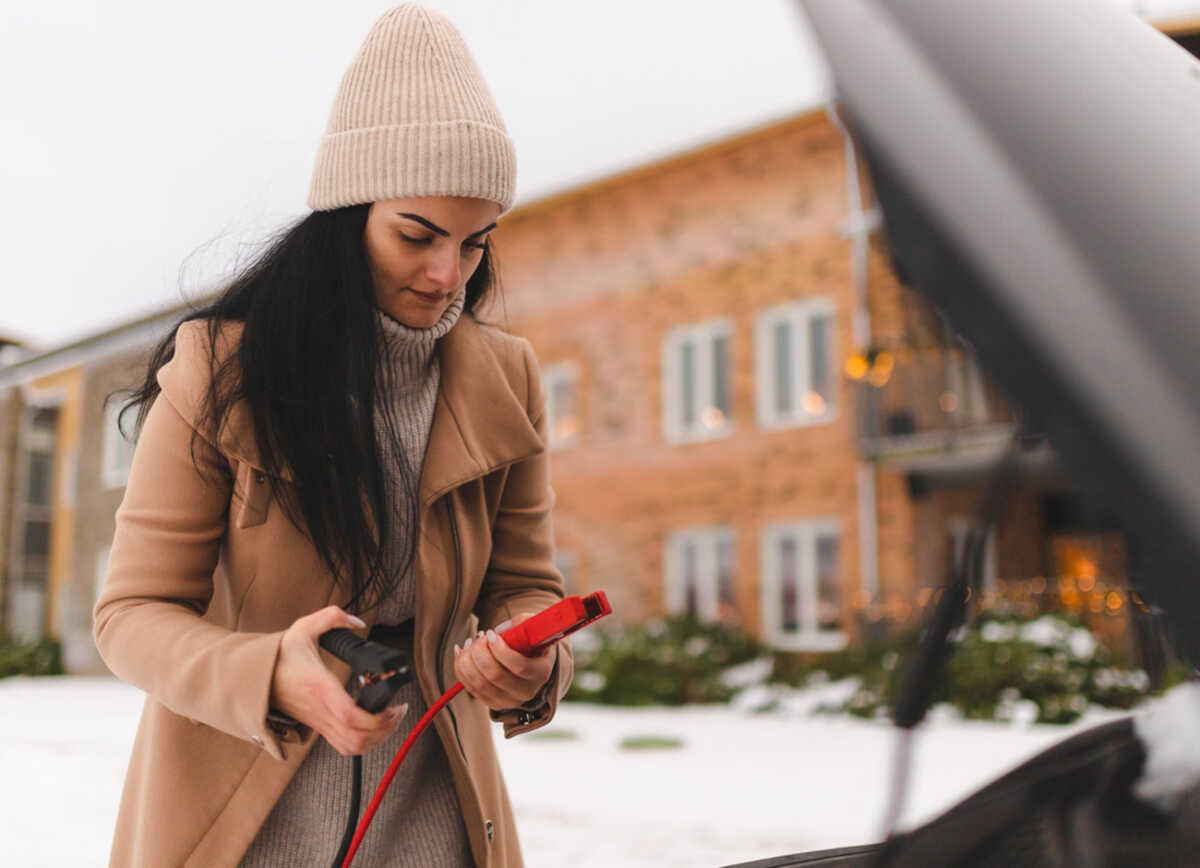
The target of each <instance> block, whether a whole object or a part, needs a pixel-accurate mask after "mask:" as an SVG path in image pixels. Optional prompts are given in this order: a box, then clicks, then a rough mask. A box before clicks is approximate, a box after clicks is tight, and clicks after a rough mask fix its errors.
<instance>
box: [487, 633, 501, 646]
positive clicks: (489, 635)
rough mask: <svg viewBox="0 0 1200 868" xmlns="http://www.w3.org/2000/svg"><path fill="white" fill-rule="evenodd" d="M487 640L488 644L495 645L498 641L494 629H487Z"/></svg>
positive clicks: (498, 638)
mask: <svg viewBox="0 0 1200 868" xmlns="http://www.w3.org/2000/svg"><path fill="white" fill-rule="evenodd" d="M487 640H488V644H489V645H496V644H498V643H499V642H500V637H499V636H497V635H496V631H495V630H488V631H487Z"/></svg>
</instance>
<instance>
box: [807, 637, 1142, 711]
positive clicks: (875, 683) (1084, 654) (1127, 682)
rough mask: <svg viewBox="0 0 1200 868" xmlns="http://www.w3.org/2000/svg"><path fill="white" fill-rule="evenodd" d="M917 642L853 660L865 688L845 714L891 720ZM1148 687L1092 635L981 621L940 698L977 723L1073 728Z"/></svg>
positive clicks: (958, 649)
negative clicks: (1092, 712) (1097, 709)
mask: <svg viewBox="0 0 1200 868" xmlns="http://www.w3.org/2000/svg"><path fill="white" fill-rule="evenodd" d="M915 641H916V636H915V634H911V633H910V634H907V635H905V636H903V637H900V638H897V639H895V640H893V641H892V642H890V643H889V642H883V643H876V644H875V645H873V646H871V645H868V646H864V647H863V648H860V649H858V650H857V651H856V652H854V653H853V654H850V655H849V656H850V657H852V658H853V663H854V664H855V665H858V666H860V667H861V672H860V673H859V675H860V678H861V679H862V683H861V686H860V687H859V690H858V691H857V692H856V693H855V694H854V695H853V696H852V697H850V699H849V700H848V701H847V702H846V704H845V707H844V710H845V711H848V712H850V713H851V714H855V715H859V716H862V717H876V716H880V715H882V714H884V713H886V711H887V709H888V708H889V707H890V703H891V699H892V697H893V696H894V694H895V691H896V690H897V689H898V688H899V685H900V682H901V679H902V674H903V673H902V671H898V670H903V669H904V664H903V663H899V664H898V663H897V661H900V660H903V661H907V660H910V659H912V652H913V648H914V646H915ZM889 646H890V647H889ZM843 654H844V655H845V654H847V652H843ZM847 662H848V661H847V660H846V659H831V660H828V661H822V660H815V661H809V662H808V666H809V667H810V668H817V669H824V668H825V666H826V665H828V666H829V668H830V669H833V670H835V671H838V672H841V671H843V670H844V669H845V668H846V665H847ZM794 665H795V664H793V666H794ZM1150 686H1151V685H1150V679H1149V677H1148V676H1147V675H1146V673H1145V672H1143V671H1142V670H1140V669H1136V668H1132V667H1130V666H1128V665H1124V664H1123V662H1122V661H1121V660H1119V659H1117V655H1115V654H1114V652H1113V651H1112V649H1111V648H1109V647H1107V646H1106V645H1104V644H1103V643H1101V642H1098V641H1097V640H1096V638H1095V637H1094V636H1093V635H1092V634H1091V633H1090V632H1089V631H1088V630H1087V629H1086V628H1084V627H1082V626H1080V625H1078V624H1073V623H1071V622H1069V621H1068V620H1066V619H1064V618H1062V617H1060V616H1056V615H1042V616H1041V617H1038V618H1035V619H1032V620H1020V619H1016V618H1005V619H989V620H982V621H978V622H976V623H975V624H973V625H971V626H970V627H967V628H965V629H961V630H959V631H958V634H957V636H956V637H955V648H954V653H953V654H952V655H951V657H950V659H949V662H948V663H947V665H946V670H945V672H943V673H942V675H941V677H940V678H939V679H938V683H937V686H936V689H935V692H934V697H935V701H939V702H947V703H950V704H951V705H953V706H954V707H955V708H956V709H958V711H959V712H960V713H961V714H962V715H963V716H964V717H966V718H972V719H976V720H1008V721H1012V722H1014V723H1032V722H1035V721H1036V722H1039V723H1071V722H1072V721H1075V720H1077V719H1078V718H1079V717H1080V715H1082V714H1083V713H1084V712H1085V711H1086V710H1087V709H1088V707H1089V706H1101V707H1105V708H1119V709H1128V708H1132V707H1133V706H1134V705H1136V704H1137V703H1138V702H1140V701H1141V700H1142V699H1144V698H1145V697H1146V696H1147V695H1149V693H1150Z"/></svg>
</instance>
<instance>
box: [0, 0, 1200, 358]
mask: <svg viewBox="0 0 1200 868" xmlns="http://www.w3.org/2000/svg"><path fill="white" fill-rule="evenodd" d="M1097 2H1117V3H1120V4H1121V5H1125V6H1130V7H1141V8H1142V11H1149V12H1155V11H1160V10H1162V9H1166V8H1168V7H1178V8H1184V7H1189V8H1195V7H1196V6H1197V5H1200V4H1198V3H1197V2H1196V0H1097ZM390 5H391V4H390V3H388V2H378V0H340V2H338V3H336V4H334V3H327V2H319V3H318V2H304V0H301V2H296V0H291V2H281V0H205V2H203V3H198V4H191V5H185V4H178V3H169V2H162V0H102V2H101V0H92V2H85V0H61V2H54V3H33V2H26V3H16V2H13V3H5V4H3V7H2V8H0V81H2V82H3V85H2V87H3V90H0V94H3V120H0V189H2V190H3V191H4V205H3V208H2V209H0V239H2V241H0V334H5V335H12V336H14V337H19V338H23V339H26V340H29V341H32V342H34V343H36V344H38V345H40V346H43V347H48V346H53V345H55V344H58V343H62V342H64V341H67V340H70V339H73V338H76V337H79V336H82V335H85V334H88V333H90V332H94V331H97V330H100V329H102V328H104V327H106V326H110V325H114V324H117V323H119V322H121V321H123V320H126V319H129V318H131V317H134V316H137V315H140V314H143V313H147V312H150V311H152V310H154V309H156V308H159V307H162V306H164V305H169V304H174V303H177V302H178V301H180V300H181V299H182V298H183V297H184V295H185V294H187V295H195V294H196V293H197V292H198V291H202V290H204V289H206V288H208V287H211V286H212V285H213V284H214V283H216V282H218V281H219V280H220V279H221V278H222V277H223V276H224V275H226V274H228V273H229V271H230V270H231V268H232V267H233V266H234V264H235V263H236V261H237V260H238V257H239V255H242V256H244V255H245V251H246V249H247V245H249V244H251V243H253V242H257V241H259V240H261V239H262V238H263V237H264V236H265V235H266V234H268V233H269V232H270V231H271V230H272V229H274V228H276V227H278V226H280V225H282V224H283V223H284V222H285V221H287V220H289V219H291V218H294V217H297V216H299V215H301V214H303V213H305V211H306V206H305V204H304V199H305V194H306V192H307V187H308V181H309V174H310V171H311V167H312V159H313V156H314V154H315V151H316V146H317V141H318V139H319V138H320V135H321V132H322V130H323V128H324V125H325V121H326V118H327V115H328V112H329V107H330V105H331V103H332V100H333V96H334V93H335V91H336V89H337V85H338V81H339V80H340V78H341V74H342V71H343V70H344V69H345V67H346V65H347V64H348V63H349V61H350V59H351V58H352V56H353V54H354V52H355V50H356V49H357V47H358V45H359V43H360V42H361V41H362V38H363V37H364V36H365V34H366V32H367V30H369V29H370V26H371V24H372V23H373V22H374V21H375V20H376V19H377V18H378V17H379V15H380V14H382V12H383V11H384V10H385V9H387V8H388V7H389V6H390ZM428 5H430V6H432V7H435V8H438V9H440V10H442V11H443V12H445V13H446V14H447V15H448V16H449V17H450V18H451V19H452V20H453V21H454V22H455V23H456V24H457V25H458V27H459V28H460V29H461V30H462V31H463V34H464V36H465V38H466V40H467V43H468V45H470V47H471V49H472V51H473V52H474V54H475V56H476V59H477V60H478V61H479V64H480V66H481V68H482V69H483V72H484V75H485V77H486V78H487V80H488V82H489V84H490V86H491V88H492V91H493V93H494V94H495V96H496V100H497V102H498V103H499V105H500V109H501V111H502V113H503V114H504V117H505V119H506V121H507V123H508V127H509V130H510V132H511V133H512V136H513V138H514V140H515V141H516V147H517V158H518V185H517V186H518V201H521V200H525V201H528V200H529V199H531V198H536V197H538V196H541V195H545V194H548V193H552V192H557V191H560V190H563V189H567V188H569V187H571V186H574V185H576V184H578V183H581V182H586V181H589V180H593V179H595V178H599V177H603V176H605V175H609V174H611V173H613V172H616V171H620V170H622V169H626V168H629V167H632V166H636V165H639V164H642V163H645V162H648V161H650V160H653V159H655V158H659V157H663V156H667V155H670V154H672V153H675V152H678V151H680V150H683V149H686V148H690V147H694V146H696V145H700V144H703V143H706V142H710V141H714V140H716V139H719V138H722V137H724V136H727V135H730V134H733V133H736V132H739V131H742V130H745V129H748V128H751V127H754V126H758V125H760V124H763V123H767V122H769V121H772V120H775V119H778V118H781V117H785V116H788V115H790V114H794V113H796V112H799V111H802V110H804V109H806V108H810V107H812V106H814V105H818V104H820V103H821V102H822V101H823V99H824V98H825V94H826V82H825V72H824V68H823V65H822V63H821V61H820V59H819V55H818V52H817V50H816V48H815V46H814V44H813V43H812V40H811V37H810V36H809V34H808V32H807V28H806V27H805V25H804V23H803V21H802V19H801V17H800V15H799V13H798V12H797V10H796V7H795V5H794V3H793V2H791V0H737V2H731V0H604V2H599V0H569V2H564V0H429V2H428Z"/></svg>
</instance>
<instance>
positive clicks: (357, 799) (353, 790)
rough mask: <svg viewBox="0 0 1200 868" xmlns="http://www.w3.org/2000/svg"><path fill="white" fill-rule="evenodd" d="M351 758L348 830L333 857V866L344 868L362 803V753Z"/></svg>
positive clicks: (333, 867) (334, 867)
mask: <svg viewBox="0 0 1200 868" xmlns="http://www.w3.org/2000/svg"><path fill="white" fill-rule="evenodd" d="M351 760H353V763H352V768H351V771H350V814H349V815H348V816H347V817H346V831H345V832H343V833H342V843H341V844H339V845H338V851H337V855H336V856H334V857H333V866H332V868H342V863H343V862H345V861H346V854H347V853H348V852H349V851H350V842H351V841H353V840H354V830H355V829H357V828H358V811H359V808H360V807H361V805H362V777H363V760H362V755H361V754H355V755H354V756H353V757H351Z"/></svg>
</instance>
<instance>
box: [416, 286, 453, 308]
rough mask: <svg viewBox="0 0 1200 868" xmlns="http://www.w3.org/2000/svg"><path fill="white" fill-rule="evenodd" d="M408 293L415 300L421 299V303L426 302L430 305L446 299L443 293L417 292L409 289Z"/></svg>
mask: <svg viewBox="0 0 1200 868" xmlns="http://www.w3.org/2000/svg"><path fill="white" fill-rule="evenodd" d="M408 291H409V292H411V293H412V294H413V295H415V296H416V297H417V298H419V299H421V301H427V302H430V303H431V304H433V303H436V302H439V301H441V300H442V299H444V298H445V297H446V295H445V293H441V292H418V291H417V290H415V289H411V288H410V289H409V290H408Z"/></svg>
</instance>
